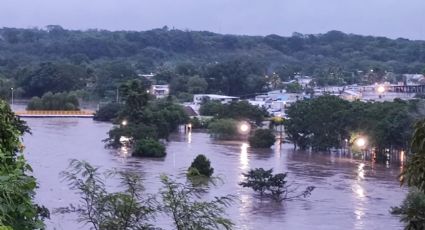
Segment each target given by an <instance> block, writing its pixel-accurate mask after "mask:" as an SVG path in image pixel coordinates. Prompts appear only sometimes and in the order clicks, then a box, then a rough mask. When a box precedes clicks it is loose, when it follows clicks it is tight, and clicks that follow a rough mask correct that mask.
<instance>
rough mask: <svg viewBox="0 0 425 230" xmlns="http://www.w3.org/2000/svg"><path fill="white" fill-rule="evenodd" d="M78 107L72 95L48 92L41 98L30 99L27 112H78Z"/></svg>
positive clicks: (76, 99)
mask: <svg viewBox="0 0 425 230" xmlns="http://www.w3.org/2000/svg"><path fill="white" fill-rule="evenodd" d="M79 106H80V103H79V102H78V98H77V97H76V96H75V95H73V94H69V93H51V92H48V93H46V94H44V95H43V96H42V97H41V98H39V97H33V98H31V101H30V102H28V105H27V110H79Z"/></svg>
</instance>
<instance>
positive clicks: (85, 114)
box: [15, 110, 94, 118]
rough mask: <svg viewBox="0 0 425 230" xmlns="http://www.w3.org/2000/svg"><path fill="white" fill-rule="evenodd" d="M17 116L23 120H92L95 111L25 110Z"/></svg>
mask: <svg viewBox="0 0 425 230" xmlns="http://www.w3.org/2000/svg"><path fill="white" fill-rule="evenodd" d="M15 114H16V115H17V116H18V117H22V118H55V117H62V118H72V117H74V118H92V117H94V111H91V110H77V111H64V110H25V111H17V112H15Z"/></svg>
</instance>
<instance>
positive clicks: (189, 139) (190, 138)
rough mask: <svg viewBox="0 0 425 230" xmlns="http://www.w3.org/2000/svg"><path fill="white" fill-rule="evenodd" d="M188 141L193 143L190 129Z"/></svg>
mask: <svg viewBox="0 0 425 230" xmlns="http://www.w3.org/2000/svg"><path fill="white" fill-rule="evenodd" d="M187 143H188V144H190V143H192V131H189V133H187Z"/></svg>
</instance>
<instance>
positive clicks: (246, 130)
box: [239, 122, 251, 135]
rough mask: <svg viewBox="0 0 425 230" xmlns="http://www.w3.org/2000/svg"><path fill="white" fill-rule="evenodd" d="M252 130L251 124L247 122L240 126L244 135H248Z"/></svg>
mask: <svg viewBox="0 0 425 230" xmlns="http://www.w3.org/2000/svg"><path fill="white" fill-rule="evenodd" d="M250 129H251V127H250V125H249V123H247V122H242V123H241V124H240V125H239V132H240V133H241V134H244V135H245V134H248V133H249V130H250Z"/></svg>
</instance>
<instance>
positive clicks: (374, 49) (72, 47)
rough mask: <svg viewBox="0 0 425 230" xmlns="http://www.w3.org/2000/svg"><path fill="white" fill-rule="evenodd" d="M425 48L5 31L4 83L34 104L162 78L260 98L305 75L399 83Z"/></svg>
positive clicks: (273, 38)
mask: <svg viewBox="0 0 425 230" xmlns="http://www.w3.org/2000/svg"><path fill="white" fill-rule="evenodd" d="M424 49H425V42H424V41H411V40H407V39H389V38H384V37H372V36H360V35H355V34H345V33H342V32H339V31H330V32H327V33H324V34H315V35H307V34H299V33H296V34H294V35H293V36H290V37H282V36H278V35H268V36H238V35H221V34H216V33H211V32H206V31H182V30H175V29H168V28H167V27H164V28H162V29H153V30H149V31H140V32H139V31H106V30H85V31H78V30H67V29H64V28H62V27H60V26H48V27H47V28H44V29H36V28H34V29H17V28H1V29H0V50H1V53H0V54H1V55H0V80H2V81H3V82H5V83H6V82H7V84H11V85H12V86H14V87H15V88H20V89H21V90H22V93H23V95H24V96H28V97H31V96H41V95H42V94H44V93H46V92H47V91H52V92H61V91H69V90H76V89H82V88H83V89H86V90H90V92H94V93H95V95H96V96H98V97H112V95H113V94H114V93H115V90H116V87H117V86H119V85H120V84H122V83H124V82H126V81H128V80H130V79H135V78H139V79H142V77H140V76H139V75H140V74H144V73H156V74H157V76H156V77H155V79H154V80H155V81H156V82H155V83H158V84H166V83H169V84H171V85H172V89H173V90H172V94H173V95H176V96H178V95H179V94H181V95H180V96H181V97H182V98H185V100H187V99H188V98H189V97H188V95H187V94H182V93H183V92H186V93H206V92H207V93H222V94H228V95H235V96H241V95H249V94H254V93H259V92H261V91H263V90H267V89H268V88H273V86H276V84H277V83H278V82H282V81H288V80H292V79H294V76H296V75H309V76H313V77H314V78H315V79H316V83H317V84H319V85H341V84H352V83H371V82H375V81H382V80H388V81H393V82H394V81H398V80H401V77H400V76H401V75H400V74H403V73H423V71H424V67H425V65H424V64H423V63H424V62H425V55H424V54H423V53H424V52H421V51H422V50H424ZM266 76H274V77H269V78H267V77H266ZM7 87H8V88H6V89H10V87H9V86H7ZM0 89H1V84H0ZM290 89H291V90H295V91H296V90H298V89H297V87H295V89H294V87H292V88H290ZM0 93H1V90H0Z"/></svg>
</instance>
